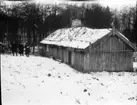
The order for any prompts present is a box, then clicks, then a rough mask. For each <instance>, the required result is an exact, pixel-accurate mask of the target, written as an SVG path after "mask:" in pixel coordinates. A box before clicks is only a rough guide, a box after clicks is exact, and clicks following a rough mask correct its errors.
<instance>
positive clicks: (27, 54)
mask: <svg viewBox="0 0 137 105" xmlns="http://www.w3.org/2000/svg"><path fill="white" fill-rule="evenodd" d="M29 53H30V47H29V45H28V44H26V45H25V54H26V56H27V57H29Z"/></svg>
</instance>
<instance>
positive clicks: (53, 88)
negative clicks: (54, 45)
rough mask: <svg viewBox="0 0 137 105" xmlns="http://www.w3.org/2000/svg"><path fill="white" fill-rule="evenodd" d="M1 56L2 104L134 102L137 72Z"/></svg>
mask: <svg viewBox="0 0 137 105" xmlns="http://www.w3.org/2000/svg"><path fill="white" fill-rule="evenodd" d="M1 60H2V64H1V68H2V69H1V70H2V71H1V79H2V80H1V81H2V103H3V105H137V73H128V72H121V73H108V72H100V73H90V74H82V73H79V72H76V71H75V70H74V69H72V68H71V67H69V66H67V65H66V64H63V63H60V62H57V61H54V60H52V59H49V58H43V57H34V56H30V57H25V56H24V57H20V56H10V55H1ZM134 66H136V67H137V65H136V64H134Z"/></svg>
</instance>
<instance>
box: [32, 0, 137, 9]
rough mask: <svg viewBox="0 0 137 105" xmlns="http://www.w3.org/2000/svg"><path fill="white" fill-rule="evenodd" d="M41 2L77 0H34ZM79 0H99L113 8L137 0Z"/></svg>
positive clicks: (96, 0) (128, 4)
mask: <svg viewBox="0 0 137 105" xmlns="http://www.w3.org/2000/svg"><path fill="white" fill-rule="evenodd" d="M34 1H36V2H39V3H53V2H56V3H58V2H75V1H73V0H71V1H70V0H34ZM76 2H77V3H78V2H99V3H101V4H102V5H104V6H110V7H112V8H121V7H123V6H135V5H136V0H89V1H81V0H77V1H76Z"/></svg>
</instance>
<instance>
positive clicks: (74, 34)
mask: <svg viewBox="0 0 137 105" xmlns="http://www.w3.org/2000/svg"><path fill="white" fill-rule="evenodd" d="M41 44H42V45H43V50H44V54H45V55H46V56H51V57H54V58H55V59H60V60H61V61H62V62H65V63H67V64H69V65H70V66H71V67H73V68H75V69H77V70H79V71H82V72H93V71H129V70H132V69H133V52H134V46H133V45H132V43H131V42H130V41H129V40H128V39H127V38H126V37H125V36H124V35H122V34H121V33H120V32H118V31H117V30H113V29H90V28H87V27H72V28H63V29H59V30H56V31H55V32H53V33H51V34H50V35H49V36H48V37H47V38H45V39H44V40H42V41H41Z"/></svg>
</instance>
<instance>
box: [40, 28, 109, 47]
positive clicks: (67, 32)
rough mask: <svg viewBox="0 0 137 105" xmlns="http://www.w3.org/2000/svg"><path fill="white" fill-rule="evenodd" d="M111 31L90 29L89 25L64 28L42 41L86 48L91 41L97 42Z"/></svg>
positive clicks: (43, 42)
mask: <svg viewBox="0 0 137 105" xmlns="http://www.w3.org/2000/svg"><path fill="white" fill-rule="evenodd" d="M110 31H111V29H90V28H87V27H72V28H63V29H59V30H56V31H55V32H53V33H51V34H50V35H49V36H48V37H47V38H45V39H44V40H42V41H41V43H42V44H51V45H58V46H64V47H72V48H79V49H85V48H86V47H88V46H89V44H90V43H91V44H92V43H94V42H96V41H97V40H98V39H100V38H102V37H103V36H105V35H107V34H108V33H109V32H110Z"/></svg>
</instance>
